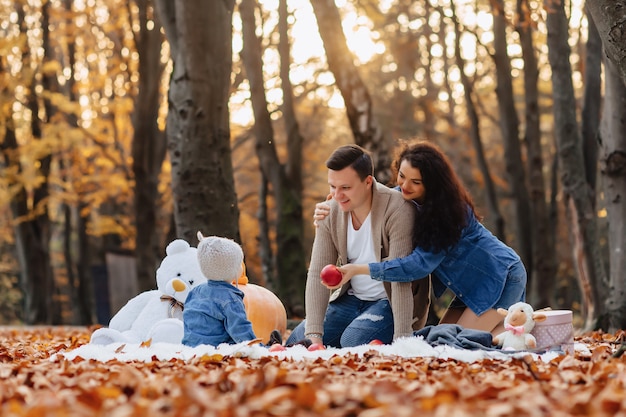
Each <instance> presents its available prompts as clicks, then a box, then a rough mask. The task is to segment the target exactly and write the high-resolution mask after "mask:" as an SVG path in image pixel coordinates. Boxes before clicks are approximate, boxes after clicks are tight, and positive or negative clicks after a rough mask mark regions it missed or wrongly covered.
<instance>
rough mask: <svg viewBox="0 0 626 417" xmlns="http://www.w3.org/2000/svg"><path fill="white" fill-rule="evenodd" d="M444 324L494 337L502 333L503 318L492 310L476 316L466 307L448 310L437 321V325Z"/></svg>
mask: <svg viewBox="0 0 626 417" xmlns="http://www.w3.org/2000/svg"><path fill="white" fill-rule="evenodd" d="M444 323H450V324H458V325H459V326H462V327H466V328H468V329H474V330H482V331H484V332H490V333H491V334H492V335H494V336H496V335H498V334H500V333H502V332H503V331H504V317H502V316H501V315H500V314H499V313H498V312H497V311H496V310H493V309H492V310H488V311H486V312H485V313H483V314H482V315H481V316H477V315H476V314H475V313H474V312H473V311H472V310H470V309H469V308H467V307H464V308H449V309H447V310H446V312H445V313H444V315H443V317H442V318H441V320H440V321H439V324H444Z"/></svg>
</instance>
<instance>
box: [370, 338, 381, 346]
mask: <svg viewBox="0 0 626 417" xmlns="http://www.w3.org/2000/svg"><path fill="white" fill-rule="evenodd" d="M368 344H370V345H373V346H375V345H384V343H383V342H381V341H380V340H378V339H374V340H372V341H371V342H369V343H368Z"/></svg>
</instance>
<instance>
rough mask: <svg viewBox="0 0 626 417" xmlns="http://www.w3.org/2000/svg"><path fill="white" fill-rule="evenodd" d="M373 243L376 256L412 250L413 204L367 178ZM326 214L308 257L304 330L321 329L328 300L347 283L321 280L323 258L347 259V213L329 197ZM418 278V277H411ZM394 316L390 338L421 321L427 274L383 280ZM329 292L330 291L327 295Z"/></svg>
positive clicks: (381, 258) (425, 304)
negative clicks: (338, 285)
mask: <svg viewBox="0 0 626 417" xmlns="http://www.w3.org/2000/svg"><path fill="white" fill-rule="evenodd" d="M372 193H373V194H372V209H371V212H370V220H371V223H372V238H373V239H374V241H373V243H374V245H373V247H374V249H375V248H379V249H380V251H378V252H377V253H376V258H377V260H378V261H379V262H380V261H384V260H386V259H394V258H397V257H402V256H406V255H408V254H409V253H411V251H412V233H413V222H414V221H415V206H414V205H413V204H412V203H410V202H407V201H405V200H404V198H403V197H402V195H401V194H400V193H399V192H398V191H395V190H392V189H390V188H388V187H385V186H384V185H382V184H380V183H378V182H376V181H374V182H373V184H372ZM329 204H330V214H329V215H328V216H326V218H325V219H324V220H322V221H318V227H317V230H316V233H315V240H314V242H313V250H312V253H311V262H310V265H309V272H308V275H307V283H306V295H305V307H306V328H305V334H309V333H320V334H323V333H324V317H325V315H326V310H327V308H328V303H329V302H332V300H334V299H336V298H337V297H339V296H341V295H343V294H344V293H345V292H346V291H347V290H348V288H350V283H349V282H348V283H347V284H346V285H344V286H342V287H341V288H339V289H337V290H336V291H335V292H334V293H332V291H330V290H329V289H328V288H326V287H325V286H324V285H322V284H321V281H320V271H321V270H322V268H323V267H324V266H326V265H328V264H337V265H341V264H344V263H346V262H347V259H348V246H347V238H348V224H349V223H348V216H349V215H350V213H345V212H343V211H342V210H341V209H340V208H339V205H338V204H337V202H336V201H335V200H331V201H329ZM416 278H421V277H416ZM384 285H385V290H386V292H387V297H388V298H389V301H390V304H391V309H392V312H393V318H394V339H396V338H398V337H404V336H412V334H413V330H418V329H421V328H422V327H424V325H425V323H426V318H427V316H428V308H429V306H430V279H420V280H417V281H413V282H408V283H400V282H394V283H389V282H385V283H384ZM331 293H332V297H331Z"/></svg>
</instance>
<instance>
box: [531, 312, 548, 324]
mask: <svg viewBox="0 0 626 417" xmlns="http://www.w3.org/2000/svg"><path fill="white" fill-rule="evenodd" d="M547 318H548V316H546V315H545V314H543V313H534V314H533V320H534V321H536V322H540V321H544V320H545V319H547Z"/></svg>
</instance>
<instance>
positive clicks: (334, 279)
mask: <svg viewBox="0 0 626 417" xmlns="http://www.w3.org/2000/svg"><path fill="white" fill-rule="evenodd" d="M320 278H321V279H322V282H323V283H324V284H326V285H328V286H329V287H334V286H336V285H337V284H339V283H340V282H341V280H342V278H343V277H342V276H341V272H339V269H337V267H336V266H335V265H332V264H330V265H326V266H325V267H324V268H322V272H320Z"/></svg>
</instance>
